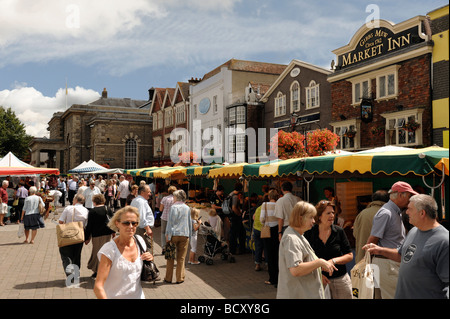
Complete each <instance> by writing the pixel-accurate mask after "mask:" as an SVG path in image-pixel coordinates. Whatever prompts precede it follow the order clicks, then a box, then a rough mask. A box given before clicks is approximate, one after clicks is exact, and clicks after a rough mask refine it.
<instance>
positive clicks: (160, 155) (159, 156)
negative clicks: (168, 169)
mask: <svg viewBox="0 0 450 319" xmlns="http://www.w3.org/2000/svg"><path fill="white" fill-rule="evenodd" d="M156 154H158V166H159V167H161V159H162V152H161V149H160V148H158V150H157V151H156Z"/></svg>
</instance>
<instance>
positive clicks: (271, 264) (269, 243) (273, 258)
mask: <svg viewBox="0 0 450 319" xmlns="http://www.w3.org/2000/svg"><path fill="white" fill-rule="evenodd" d="M264 247H265V248H267V250H265V251H267V256H266V258H267V268H268V271H269V281H270V282H271V283H272V284H274V285H276V284H278V248H279V247H280V241H279V240H278V225H277V226H274V227H270V238H264Z"/></svg>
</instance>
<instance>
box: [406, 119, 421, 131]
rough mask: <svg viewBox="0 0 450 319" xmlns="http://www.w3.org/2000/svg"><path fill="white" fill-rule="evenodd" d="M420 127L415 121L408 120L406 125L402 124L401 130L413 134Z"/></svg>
mask: <svg viewBox="0 0 450 319" xmlns="http://www.w3.org/2000/svg"><path fill="white" fill-rule="evenodd" d="M419 127H420V123H419V122H416V121H415V120H412V121H411V120H410V121H408V122H407V123H405V124H403V127H402V129H404V130H405V131H408V132H415V131H416V130H417V129H418V128H419Z"/></svg>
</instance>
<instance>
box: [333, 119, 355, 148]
mask: <svg viewBox="0 0 450 319" xmlns="http://www.w3.org/2000/svg"><path fill="white" fill-rule="evenodd" d="M330 125H331V126H333V131H334V133H335V134H336V135H338V136H339V142H338V144H337V146H336V148H337V149H341V150H354V149H358V148H359V141H360V135H359V131H360V121H359V120H354V119H353V120H346V121H340V122H334V123H330Z"/></svg>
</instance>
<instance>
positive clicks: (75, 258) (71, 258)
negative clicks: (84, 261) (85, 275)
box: [59, 243, 84, 276]
mask: <svg viewBox="0 0 450 319" xmlns="http://www.w3.org/2000/svg"><path fill="white" fill-rule="evenodd" d="M83 245H84V243H79V244H74V245H69V246H65V247H59V253H60V254H61V261H62V265H63V268H64V272H65V273H66V275H67V276H69V275H70V274H71V272H67V271H66V269H67V266H69V265H71V264H73V265H76V266H78V269H80V268H81V250H82V249H83Z"/></svg>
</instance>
